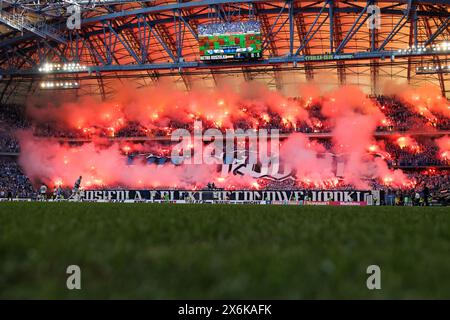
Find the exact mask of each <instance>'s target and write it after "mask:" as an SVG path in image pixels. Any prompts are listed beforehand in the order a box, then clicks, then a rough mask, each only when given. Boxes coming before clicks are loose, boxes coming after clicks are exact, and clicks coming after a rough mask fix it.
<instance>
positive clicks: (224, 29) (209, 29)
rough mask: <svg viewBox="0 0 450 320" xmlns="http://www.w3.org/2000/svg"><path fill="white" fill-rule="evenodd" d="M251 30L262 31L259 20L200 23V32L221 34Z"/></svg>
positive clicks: (202, 34) (200, 33)
mask: <svg viewBox="0 0 450 320" xmlns="http://www.w3.org/2000/svg"><path fill="white" fill-rule="evenodd" d="M249 32H255V33H257V32H261V24H260V23H259V21H256V20H250V21H240V22H228V23H207V24H200V25H198V34H199V35H200V36H204V35H216V34H217V35H219V34H243V33H249Z"/></svg>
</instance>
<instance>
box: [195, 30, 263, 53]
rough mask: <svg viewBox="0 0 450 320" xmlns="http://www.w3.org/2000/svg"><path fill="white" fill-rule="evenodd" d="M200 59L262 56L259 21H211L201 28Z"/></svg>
mask: <svg viewBox="0 0 450 320" xmlns="http://www.w3.org/2000/svg"><path fill="white" fill-rule="evenodd" d="M198 30H199V47H200V60H202V61H223V60H241V59H258V58H261V57H262V48H261V44H262V41H261V29H260V25H259V22H258V21H249V22H232V23H209V24H203V25H200V26H199V28H198Z"/></svg>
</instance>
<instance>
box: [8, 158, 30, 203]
mask: <svg viewBox="0 0 450 320" xmlns="http://www.w3.org/2000/svg"><path fill="white" fill-rule="evenodd" d="M35 196H36V191H35V189H34V188H33V185H32V184H31V182H30V180H29V179H28V177H27V176H26V175H25V174H24V173H23V172H22V169H21V168H20V166H19V164H18V163H17V162H16V161H15V160H14V159H10V158H8V157H6V158H4V159H0V198H34V197H35Z"/></svg>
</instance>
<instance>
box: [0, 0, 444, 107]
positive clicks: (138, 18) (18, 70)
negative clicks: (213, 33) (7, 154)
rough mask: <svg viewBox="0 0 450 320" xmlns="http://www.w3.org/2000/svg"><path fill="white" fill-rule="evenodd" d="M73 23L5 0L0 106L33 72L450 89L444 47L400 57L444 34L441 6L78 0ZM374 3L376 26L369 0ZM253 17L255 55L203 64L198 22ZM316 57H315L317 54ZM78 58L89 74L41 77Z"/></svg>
mask: <svg viewBox="0 0 450 320" xmlns="http://www.w3.org/2000/svg"><path fill="white" fill-rule="evenodd" d="M77 3H79V4H80V6H81V15H82V21H81V29H79V30H69V29H68V28H67V26H66V22H67V18H68V16H69V14H68V12H67V8H68V6H70V5H71V1H43V0H41V1H39V2H38V1H31V0H29V1H16V0H3V1H2V2H1V5H2V7H1V10H0V23H1V24H2V25H1V26H0V75H1V77H2V78H1V81H0V102H1V103H6V102H13V101H21V100H23V99H24V97H25V96H26V95H27V94H29V93H34V92H37V91H39V90H40V89H39V83H40V82H41V81H42V80H44V79H45V80H49V79H53V78H56V77H58V78H63V79H64V80H69V79H70V80H73V79H76V80H77V81H80V82H81V83H82V86H81V88H80V89H79V90H73V91H74V92H76V94H77V95H98V96H100V97H102V98H107V97H108V96H110V95H113V94H114V93H115V92H116V90H117V88H118V86H117V83H119V84H120V83H122V84H123V83H125V82H126V83H130V82H131V83H132V84H133V85H134V86H136V87H142V86H149V85H153V84H155V83H158V82H159V81H163V79H167V80H168V81H170V82H173V83H175V84H176V85H177V86H178V87H179V88H181V89H183V90H185V89H186V90H189V89H192V88H194V87H197V86H199V87H214V86H216V85H218V84H220V83H222V82H224V83H228V84H238V83H240V81H250V80H256V81H261V82H263V83H265V84H267V85H268V86H270V87H272V88H277V89H279V90H282V91H285V93H286V94H292V92H294V91H293V90H294V89H295V88H296V86H297V85H298V84H299V83H303V82H306V81H308V80H314V81H317V82H320V83H321V84H324V85H328V86H336V85H339V84H356V85H359V86H361V87H363V88H364V89H365V90H366V91H367V92H368V93H373V94H376V93H381V91H382V88H383V86H384V84H385V83H386V81H390V80H395V81H401V82H404V83H409V84H411V85H413V86H416V85H424V84H432V85H435V86H439V87H440V88H441V92H442V93H443V94H445V95H447V97H449V96H450V82H449V81H448V79H449V77H450V76H449V75H448V73H444V72H439V73H427V74H417V73H416V67H418V66H433V67H434V66H446V65H447V63H448V64H449V65H450V63H449V62H448V55H446V54H444V53H443V52H430V51H428V52H419V53H417V52H416V53H415V54H402V53H401V52H400V53H399V50H405V49H407V48H408V47H413V46H415V48H416V49H417V47H418V46H420V45H423V44H427V45H430V46H431V45H432V44H442V43H444V42H446V41H449V40H450V31H449V25H450V12H449V8H450V3H449V1H447V0H437V1H431V0H423V1H412V0H410V1H407V0H404V1H383V0H381V1H372V0H369V1H363V0H352V1H331V0H327V1H300V0H292V1H290V0H287V1H257V0H254V1H251V0H242V1H233V2H230V1H225V0H215V1H212V0H197V1H159V0H154V1H151V0H148V1H127V0H122V1H119V0H116V1H114V0H111V1H110V0H103V1H94V0H90V1H88V0H79V1H77ZM371 5H377V6H378V7H379V8H380V12H381V19H380V22H381V23H380V28H379V29H376V28H375V29H370V28H369V27H368V21H369V20H370V19H371V16H370V15H369V14H368V8H370V6H371ZM248 19H257V20H258V21H259V22H260V23H261V26H262V36H263V45H262V46H263V49H264V57H263V59H261V60H257V61H240V62H232V63H230V62H215V63H205V62H200V59H199V46H198V36H197V27H198V25H199V24H202V23H208V22H212V21H216V22H217V21H239V20H248ZM318 55H323V56H318ZM72 61H77V62H79V63H80V64H83V65H86V66H88V70H86V71H83V72H79V71H73V70H72V71H64V72H58V74H57V75H55V74H52V75H48V74H43V73H42V72H40V71H39V67H40V66H41V65H42V64H44V63H48V62H54V63H64V62H72Z"/></svg>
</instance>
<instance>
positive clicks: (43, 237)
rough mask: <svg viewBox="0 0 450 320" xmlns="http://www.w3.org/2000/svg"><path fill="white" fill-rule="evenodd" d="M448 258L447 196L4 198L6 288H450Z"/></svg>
mask: <svg viewBox="0 0 450 320" xmlns="http://www.w3.org/2000/svg"><path fill="white" fill-rule="evenodd" d="M73 264H76V265H79V266H80V268H81V273H82V275H81V286H82V289H81V290H72V291H70V290H68V289H67V288H66V277H67V276H68V275H67V274H66V268H67V266H68V265H73ZM372 264H376V265H379V266H380V268H381V286H382V288H381V290H372V291H371V290H368V289H367V287H366V279H367V277H368V275H367V274H366V268H367V266H368V265H372ZM449 270H450V216H449V210H448V208H437V207H436V208H425V207H420V208H412V207H363V208H357V207H302V206H261V205H173V204H118V203H117V204H109V203H103V204H100V203H98V204H95V203H0V298H13V299H14V298H44V299H46V298H58V299H66V298H69V299H79V298H107V299H109V298H140V299H155V298H157V299H172V298H179V299H215V298H248V299H250V298H252V299H264V298H269V299H270V298H275V299H283V298H286V299H316V298H367V299H386V298H400V299H403V298H450V273H449Z"/></svg>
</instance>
